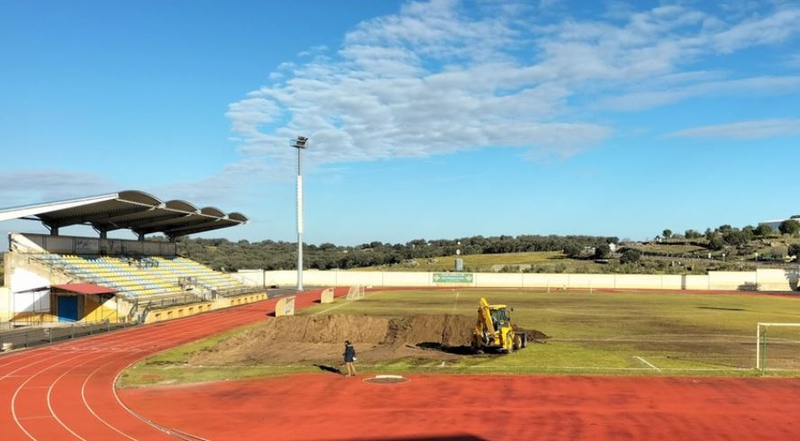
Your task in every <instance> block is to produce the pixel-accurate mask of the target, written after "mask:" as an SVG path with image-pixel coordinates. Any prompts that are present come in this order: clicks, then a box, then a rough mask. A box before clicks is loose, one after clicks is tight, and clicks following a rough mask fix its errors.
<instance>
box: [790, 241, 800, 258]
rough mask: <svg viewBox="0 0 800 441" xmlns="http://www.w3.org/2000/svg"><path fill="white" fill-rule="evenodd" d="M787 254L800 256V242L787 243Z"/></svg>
mask: <svg viewBox="0 0 800 441" xmlns="http://www.w3.org/2000/svg"><path fill="white" fill-rule="evenodd" d="M789 255H790V256H795V257H797V258H800V244H796V243H793V244H791V245H789Z"/></svg>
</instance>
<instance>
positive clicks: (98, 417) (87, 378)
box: [81, 360, 136, 441]
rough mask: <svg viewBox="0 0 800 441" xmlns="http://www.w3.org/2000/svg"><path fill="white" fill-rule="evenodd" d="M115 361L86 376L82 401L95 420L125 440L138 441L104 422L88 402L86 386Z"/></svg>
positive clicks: (82, 387)
mask: <svg viewBox="0 0 800 441" xmlns="http://www.w3.org/2000/svg"><path fill="white" fill-rule="evenodd" d="M115 361H116V360H111V361H109V362H108V363H106V364H104V365H102V366H100V367H98V368H97V369H95V370H94V371H92V373H91V374H89V375H87V376H86V379H85V380H83V384H82V385H81V399H82V400H83V405H84V406H86V408H87V409H89V412H91V414H92V415H94V417H95V418H97V420H98V421H100V422H101V423H103V424H105V425H106V426H108V427H109V428H110V429H111V430H113V431H115V432H117V433H119V434H120V435H122V436H124V437H125V438H128V439H129V440H132V441H136V438H131V437H130V436H128V434H126V433H124V432H122V431H120V430H119V429H117V428H116V427H114V426H112V425H111V424H109V423H108V421H106V420H104V419H103V418H101V417H100V415H98V414H97V413H96V412H95V411H94V409H92V406H91V405H90V404H89V401H87V400H86V385H87V384H88V383H89V380H91V379H92V377H94V374H96V373H97V372H98V371H100V369H102V368H104V367H106V366H108V365H109V364H111V363H114V362H115ZM112 387H113V384H112Z"/></svg>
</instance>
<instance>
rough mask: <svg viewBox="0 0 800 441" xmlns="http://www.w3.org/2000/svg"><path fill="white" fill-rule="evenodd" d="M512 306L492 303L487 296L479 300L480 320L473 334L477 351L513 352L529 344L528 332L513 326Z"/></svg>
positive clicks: (474, 348)
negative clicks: (510, 311) (510, 313)
mask: <svg viewBox="0 0 800 441" xmlns="http://www.w3.org/2000/svg"><path fill="white" fill-rule="evenodd" d="M509 310H510V308H507V307H506V305H490V304H489V302H488V301H487V300H486V299H485V298H481V300H480V302H478V322H477V324H476V325H475V332H474V333H473V335H472V349H473V350H474V351H476V352H487V351H494V352H506V353H509V352H513V351H516V350H518V349H522V348H524V347H526V346H527V345H528V339H527V334H526V333H525V332H518V331H515V330H514V327H513V326H511V316H510V315H509V313H508V312H509Z"/></svg>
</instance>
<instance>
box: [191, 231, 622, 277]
mask: <svg viewBox="0 0 800 441" xmlns="http://www.w3.org/2000/svg"><path fill="white" fill-rule="evenodd" d="M618 242H619V239H618V238H616V237H598V236H555V235H550V236H535V235H520V236H493V237H483V236H473V237H465V238H461V239H452V240H450V239H438V240H425V239H415V240H412V241H409V242H406V243H404V244H401V243H397V244H391V243H383V242H377V241H376V242H370V243H365V244H361V245H358V246H339V245H334V244H332V243H323V244H320V245H315V244H306V245H304V246H303V261H304V267H305V268H311V269H321V270H329V269H337V268H338V269H350V268H363V267H370V266H379V265H397V264H400V263H402V262H403V261H405V260H408V259H420V258H435V257H444V256H452V255H455V254H456V250H459V251H460V253H461V254H462V255H470V254H502V253H522V252H534V251H564V250H565V249H566V250H573V249H587V248H596V247H600V246H607V245H608V244H610V243H618ZM178 253H179V254H181V255H183V256H186V257H188V258H190V259H192V260H196V261H198V262H201V263H203V264H205V265H208V266H210V267H212V268H214V269H215V270H224V271H238V270H239V269H266V270H288V269H294V268H296V266H297V243H296V242H282V241H278V242H276V241H272V240H265V241H262V242H252V243H251V242H249V241H247V240H240V241H238V242H231V241H229V240H227V239H192V238H180V239H178Z"/></svg>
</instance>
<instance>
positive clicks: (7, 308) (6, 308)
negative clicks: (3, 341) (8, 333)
mask: <svg viewBox="0 0 800 441" xmlns="http://www.w3.org/2000/svg"><path fill="white" fill-rule="evenodd" d="M12 308H13V305H12V303H11V290H10V289H8V288H6V287H5V286H0V323H2V322H7V321H10V320H11V317H12V316H13V312H12Z"/></svg>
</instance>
